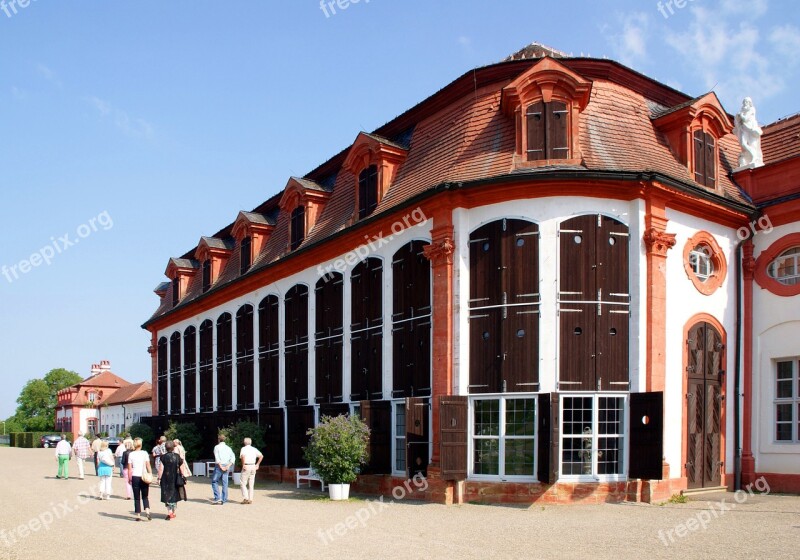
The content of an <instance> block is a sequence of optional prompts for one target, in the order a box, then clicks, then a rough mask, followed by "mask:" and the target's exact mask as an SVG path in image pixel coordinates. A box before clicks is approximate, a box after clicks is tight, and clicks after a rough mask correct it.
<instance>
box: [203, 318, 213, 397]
mask: <svg viewBox="0 0 800 560" xmlns="http://www.w3.org/2000/svg"><path fill="white" fill-rule="evenodd" d="M213 335H214V323H212V322H211V321H210V320H206V321H203V323H202V324H201V325H200V412H211V411H213V410H214V393H213V390H214V346H213V339H212V337H213Z"/></svg>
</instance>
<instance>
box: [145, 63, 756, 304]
mask: <svg viewBox="0 0 800 560" xmlns="http://www.w3.org/2000/svg"><path fill="white" fill-rule="evenodd" d="M537 62H538V60H529V61H515V62H506V63H501V64H498V65H495V67H488V68H487V69H483V70H482V71H483V72H489V73H491V72H495V73H497V74H498V75H499V77H498V78H497V79H495V81H493V82H489V83H483V84H482V85H481V87H478V88H477V90H473V91H470V90H468V89H467V90H465V91H464V92H463V95H462V96H461V98H460V99H457V100H455V101H453V100H450V102H449V103H448V104H444V103H443V102H442V99H441V95H443V94H442V93H441V92H440V93H437V94H435V95H434V96H432V97H431V98H429V101H430V103H433V104H434V105H435V106H436V107H439V106H441V109H440V110H438V111H437V112H435V113H433V114H429V115H428V116H425V117H424V118H422V119H421V120H420V121H419V122H416V123H414V126H413V132H412V133H411V135H410V141H408V142H407V143H408V157H407V159H406V160H405V161H404V162H403V164H402V165H401V166H400V168H399V170H398V172H397V175H396V177H395V179H394V182H393V184H392V185H391V186H390V188H389V190H388V192H387V193H386V195H385V196H384V198H383V199H382V200H381V202H380V204H379V205H378V207H377V208H376V210H375V213H374V215H378V214H380V213H383V212H388V211H390V210H392V209H393V208H395V207H397V206H398V205H401V204H403V203H404V202H405V201H407V200H409V199H410V198H412V197H414V196H417V195H420V194H423V193H425V192H426V191H429V190H431V189H433V188H435V187H436V186H437V185H440V184H442V183H446V182H467V181H473V180H479V179H491V178H495V177H501V176H505V175H508V174H510V173H512V172H515V170H514V166H513V153H514V149H515V129H514V122H513V120H512V119H511V118H509V117H508V116H507V115H505V114H504V113H503V112H502V111H501V110H500V98H501V90H502V88H503V87H504V86H505V85H507V84H508V83H509V82H510V81H511V80H513V79H514V78H516V77H517V76H518V75H519V74H520V73H521V72H524V71H527V70H528V69H530V67H531V66H532V65H534V64H536V63H537ZM561 62H563V63H564V64H565V65H567V66H568V67H571V66H570V62H571V59H561ZM572 62H574V65H575V67H577V68H581V69H584V70H591V72H592V73H593V77H592V79H593V87H592V94H591V99H590V102H589V104H588V105H587V107H586V109H585V110H584V112H583V113H582V114H581V118H580V139H579V142H580V149H581V152H582V157H583V161H582V166H580V167H577V168H576V171H578V172H580V171H581V170H583V171H586V172H591V171H627V172H642V173H648V172H651V173H659V174H662V175H665V176H668V177H670V178H672V179H674V180H676V181H679V182H682V183H684V184H686V185H688V186H692V187H694V188H696V189H697V190H698V191H700V192H702V191H703V190H704V187H701V186H700V185H698V184H697V183H695V182H694V177H693V175H692V174H691V173H689V170H688V169H687V167H686V166H685V165H683V164H681V163H680V161H679V160H678V159H677V158H676V157H675V155H674V154H673V153H672V151H671V150H670V147H669V145H668V144H667V141H666V138H665V137H664V136H663V135H662V134H661V133H660V132H659V131H658V130H657V129H656V127H655V126H654V125H653V122H652V120H651V118H652V117H653V116H654V115H655V114H656V113H657V112H660V113H662V114H663V113H664V112H665V111H669V109H670V107H668V106H665V105H664V104H663V102H665V101H670V102H674V104H676V105H677V104H681V103H686V102H687V101H690V100H689V97H688V96H686V95H683V94H680V93H679V92H676V91H675V90H672V89H671V88H668V87H666V86H662V85H660V84H658V83H657V82H654V81H652V80H650V79H649V78H646V77H644V76H641V75H638V74H635V73H633V72H632V71H629V70H628V69H625V68H624V67H621V66H620V65H618V64H617V63H614V62H612V61H590V60H586V59H577V60H573V61H572ZM592 65H593V66H592ZM606 66H608V68H605V67H606ZM509 69H514V70H515V72H514V73H511V74H509V72H508V70H509ZM576 71H577V70H576ZM625 72H627V74H625V75H624V76H622V77H621V78H620V77H619V76H620V75H621V74H623V73H625ZM492 75H493V74H492ZM598 76H603V77H598ZM605 76H608V77H605ZM484 80H485V79H484ZM476 83H477V81H476ZM622 84H634V85H631V86H630V87H628V86H626V85H622ZM636 84H639V85H636ZM451 86H452V87H453V88H456V87H457V88H459V89H458V90H457V91H461V90H462V89H463V84H462V83H461V78H460V79H459V80H457V81H456V82H454V83H453V84H451ZM451 86H448V87H451ZM636 87H640V89H641V90H642V91H644V92H646V94H645V93H639V91H638V90H636V89H635V88H636ZM445 89H447V88H445ZM443 91H444V90H443ZM409 114H424V113H423V109H421V108H420V106H417V107H415V108H414V109H412V110H409V111H408V112H406V113H404V114H403V115H401V116H400V117H398V118H397V119H395V120H396V121H398V120H399V121H403V122H402V123H401V124H402V125H403V127H404V128H402V129H401V130H402V131H408V130H410V128H409V127H408V126H407V125H408V123H407V122H406V121H407V120H408V118H409V117H408V115H409ZM393 122H394V121H393ZM393 122H392V123H388V124H387V125H384V126H383V127H381V128H380V129H378V131H376V134H379V135H381V136H384V135H387V136H391V134H389V132H390V131H391V130H392V129H393V128H396V129H400V124H398V125H396V126H395V125H393ZM401 130H397V131H395V132H396V133H397V134H398V135H399V134H400V132H401ZM404 138H406V137H405V136H404ZM404 143H405V142H404ZM718 145H719V148H720V162H721V172H720V173H719V177H718V181H719V185H720V187H721V191H722V193H723V196H724V197H725V198H727V199H729V200H731V201H735V202H736V203H740V204H749V203H748V201H747V199H746V198H745V197H743V196H742V194H741V193H740V191H739V189H738V187H737V186H736V185H735V184H733V183H732V182H731V180H730V178H729V173H730V171H731V169H732V166H733V164H735V162H736V161H737V157H738V153H739V146H738V142H737V140H736V138H735V137H734V136H733V135H731V134H728V135H726V136H724V137H723V138H722V139H720V141H719V143H718ZM345 157H346V150H345V151H343V152H341V153H339V154H337V155H336V156H334V157H333V158H332V159H331V160H329V161H328V162H326V163H325V164H323V165H322V166H320V167H318V168H317V169H316V170H314V171H313V172H312V173H310V174H309V175H308V176H307V177H309V176H313V179H314V180H315V181H317V182H320V183H322V182H324V181H325V179H324V177H333V175H334V174H335V183H334V184H333V190H332V193H331V197H330V199H329V201H328V203H327V204H326V206H325V209H324V211H323V213H322V214H321V216H320V217H319V219H318V221H317V223H316V224H314V226H313V227H312V228H311V230H310V231H309V232H307V235H306V239H305V240H304V242H303V246H307V245H310V244H313V243H316V242H319V241H322V240H324V239H326V238H327V237H329V236H331V235H332V234H335V233H337V232H339V231H341V230H343V229H345V228H346V227H348V226H349V225H350V224H351V223H352V218H353V212H354V203H355V190H356V189H355V178H354V177H353V176H352V174H350V173H349V172H348V171H346V170H343V169H341V163H342V162H343V161H344V158H345ZM520 173H523V172H520ZM323 174H327V175H324V176H323ZM531 177H532V180H535V179H533V177H535V172H531ZM279 199H280V194H279V195H276V196H274V197H272V198H271V199H270V201H267V202H266V203H265V204H262V205H261V206H259V208H258V209H257V211H258V212H267V211H269V210H270V209H272V208H274V207H275V206H276V205H277V201H278V200H279ZM288 218H289V217H288V216H287V215H286V214H285V213H284V212H281V213H280V214H279V215H278V217H277V220H276V225H275V229H274V231H273V233H272V235H271V236H270V238H269V240H268V241H267V244H266V247H265V248H264V250H263V251H262V253H261V254H260V255H258V256H257V258H256V259H255V261H254V263H253V266H252V268H251V270H257V269H259V268H262V267H264V266H266V265H268V264H270V263H273V262H275V261H276V260H278V259H280V258H282V257H284V256H285V255H286V254H287V245H288V238H289V227H288V226H289V219H288ZM230 228H231V225H229V226H228V227H227V228H225V229H224V230H222V232H220V233H218V234H215V235H216V236H218V237H219V236H221V234H222V233H223V232H228V231H230ZM188 254H190V253H187V255H188ZM237 278H239V252H238V251H233V252H232V253H231V256H230V258H229V260H228V262H227V265H226V266H225V269H224V270H223V271H222V273H221V275H220V278H219V279H218V280H217V282H216V283H215V287H218V286H221V285H224V284H227V283H229V282H232V281H235V280H236V279H237ZM170 289H171V288H170ZM201 294H202V278H201V275H195V276H194V278H192V280H191V282H190V285H189V286H188V289H187V293H186V295H185V297H184V298H183V300H182V301H181V304H184V303H186V302H189V301H192V300H193V299H195V298H197V297H198V296H200V295H201ZM171 310H172V305H171V298H170V297H169V296H167V297H164V298H163V299H162V302H161V306H160V307H159V309H158V310H157V311H156V312H155V314H154V315H153V316H152V317H151V320H153V319H155V318H157V317H159V316H161V315H164V314H166V313H168V312H169V311H171Z"/></svg>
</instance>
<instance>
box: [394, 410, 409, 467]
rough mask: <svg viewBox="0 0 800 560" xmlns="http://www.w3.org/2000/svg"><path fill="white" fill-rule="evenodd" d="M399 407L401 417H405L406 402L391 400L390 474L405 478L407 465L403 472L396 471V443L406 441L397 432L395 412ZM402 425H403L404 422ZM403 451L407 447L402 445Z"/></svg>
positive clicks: (404, 460) (403, 435) (404, 435)
mask: <svg viewBox="0 0 800 560" xmlns="http://www.w3.org/2000/svg"><path fill="white" fill-rule="evenodd" d="M399 407H402V409H403V415H404V417H405V414H406V401H405V399H400V400H393V401H392V474H394V475H400V476H406V473H407V472H408V465H406V468H405V469H403V470H398V469H397V459H398V457H397V443H398V441H399V440H403V442H405V441H406V434H405V432H403V434H402V435H400V434H399V433H398V432H397V412H398V408H399ZM403 424H404V425H405V422H404V423H403ZM403 449H407V447H406V446H405V445H404V446H403ZM407 455H408V454H405V455H404V456H403V464H404V465H405V463H406V460H407Z"/></svg>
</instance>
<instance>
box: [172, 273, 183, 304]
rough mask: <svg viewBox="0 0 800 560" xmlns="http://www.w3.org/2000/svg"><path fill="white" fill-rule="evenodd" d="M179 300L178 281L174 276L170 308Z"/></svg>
mask: <svg viewBox="0 0 800 560" xmlns="http://www.w3.org/2000/svg"><path fill="white" fill-rule="evenodd" d="M180 300H181V298H180V279H179V278H178V277H177V276H176V277H175V278H173V279H172V307H175V306H176V305H178V302H179V301H180Z"/></svg>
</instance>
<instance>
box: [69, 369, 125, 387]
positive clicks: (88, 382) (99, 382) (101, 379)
mask: <svg viewBox="0 0 800 560" xmlns="http://www.w3.org/2000/svg"><path fill="white" fill-rule="evenodd" d="M128 385H130V383H129V382H127V381H125V380H124V379H122V378H121V377H120V376H118V375H117V374H116V373H113V372H111V371H103V372H101V373H98V374H97V375H91V376H89V377H87V378H86V379H84V380H83V381H81V382H80V383H77V384H76V385H74V386H80V387H126V386H128Z"/></svg>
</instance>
